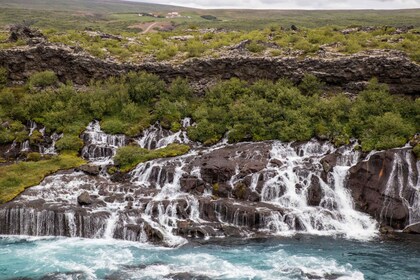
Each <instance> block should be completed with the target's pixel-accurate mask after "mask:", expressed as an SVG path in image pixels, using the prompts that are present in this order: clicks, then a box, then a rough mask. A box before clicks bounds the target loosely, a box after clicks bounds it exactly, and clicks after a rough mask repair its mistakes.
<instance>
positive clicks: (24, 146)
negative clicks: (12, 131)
mask: <svg viewBox="0 0 420 280" xmlns="http://www.w3.org/2000/svg"><path fill="white" fill-rule="evenodd" d="M30 149H31V148H30V147H29V140H26V141H24V142H23V143H22V144H21V148H20V152H21V153H24V152H28V151H30Z"/></svg>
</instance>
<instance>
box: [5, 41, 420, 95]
mask: <svg viewBox="0 0 420 280" xmlns="http://www.w3.org/2000/svg"><path fill="white" fill-rule="evenodd" d="M0 67H6V68H7V69H8V70H9V78H10V79H11V80H12V81H15V82H19V81H24V80H26V79H27V78H28V77H29V76H30V75H31V74H32V73H34V72H37V71H43V70H53V71H54V72H55V73H56V74H57V75H58V76H59V78H60V80H61V81H63V82H64V81H67V80H70V81H73V82H74V83H76V84H87V83H88V82H89V81H90V80H91V79H104V78H107V77H110V76H115V75H121V74H123V73H127V72H129V71H147V72H150V73H154V74H157V75H159V76H160V77H161V78H163V79H164V80H166V81H170V80H173V79H174V78H175V77H188V79H189V81H191V82H192V83H193V85H194V86H195V88H196V89H197V90H202V89H203V88H205V87H206V86H207V85H209V84H212V83H213V82H214V81H216V80H219V79H229V78H233V77H237V78H240V79H243V80H247V81H255V80H258V79H269V80H277V79H279V78H289V79H291V80H292V81H294V82H298V81H300V80H301V79H302V77H303V75H304V74H305V73H312V74H314V75H316V76H317V77H318V78H319V79H320V80H322V81H324V82H325V83H326V84H327V85H328V86H333V87H340V88H342V89H344V90H346V91H350V92H357V91H359V90H361V89H363V87H364V86H365V84H366V82H367V81H369V80H370V79H371V78H373V77H377V78H378V80H379V82H381V83H386V84H388V85H389V87H390V90H391V92H393V93H397V94H410V95H418V94H419V93H420V66H419V65H417V64H416V63H413V62H412V61H410V59H408V58H407V57H406V56H405V55H403V54H402V53H400V52H396V51H380V50H378V51H369V52H364V53H359V54H355V55H337V54H335V55H331V56H330V57H307V58H305V59H301V58H298V57H282V58H270V57H254V56H240V55H238V56H226V57H221V58H200V59H191V60H187V61H185V62H184V63H181V64H177V65H174V64H170V63H153V62H146V63H141V64H131V63H118V62H115V61H110V60H101V59H98V58H94V57H92V56H90V55H88V54H86V53H84V52H83V51H81V50H79V49H77V48H71V47H67V46H63V45H53V44H46V43H41V44H37V45H34V46H26V47H22V48H15V49H7V50H1V51H0Z"/></svg>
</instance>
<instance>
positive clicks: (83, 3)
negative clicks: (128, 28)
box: [0, 0, 191, 13]
mask: <svg viewBox="0 0 420 280" xmlns="http://www.w3.org/2000/svg"><path fill="white" fill-rule="evenodd" d="M0 7H3V8H21V9H34V10H54V11H85V12H94V13H128V12H135V11H141V12H155V11H160V12H165V11H171V10H173V9H174V8H175V9H177V10H191V9H189V8H183V7H175V6H169V5H159V4H151V3H141V2H132V1H119V0H0Z"/></svg>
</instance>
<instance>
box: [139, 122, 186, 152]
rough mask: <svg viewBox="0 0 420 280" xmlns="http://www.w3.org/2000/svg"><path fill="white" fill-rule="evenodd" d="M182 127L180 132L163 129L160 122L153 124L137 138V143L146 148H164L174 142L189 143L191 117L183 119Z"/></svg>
mask: <svg viewBox="0 0 420 280" xmlns="http://www.w3.org/2000/svg"><path fill="white" fill-rule="evenodd" d="M181 124H182V129H181V130H179V131H178V132H175V133H174V132H172V131H170V130H166V129H163V128H162V126H160V124H159V123H156V124H154V125H152V126H151V127H149V128H147V129H146V130H144V132H143V136H141V137H140V138H138V139H136V143H137V144H138V145H139V146H140V147H142V148H145V149H149V150H151V149H159V148H164V147H166V146H168V145H169V144H172V143H180V144H188V143H190V142H191V141H190V140H189V139H188V136H187V132H186V130H185V129H186V128H187V127H189V126H191V119H190V118H185V119H183V120H182V121H181Z"/></svg>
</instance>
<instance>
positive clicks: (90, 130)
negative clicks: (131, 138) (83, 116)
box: [82, 121, 126, 164]
mask: <svg viewBox="0 0 420 280" xmlns="http://www.w3.org/2000/svg"><path fill="white" fill-rule="evenodd" d="M83 140H84V142H85V146H84V147H83V149H82V156H83V157H84V158H85V159H87V160H89V161H92V162H93V163H105V164H106V163H112V161H111V158H112V157H113V156H114V155H115V153H116V151H117V148H119V147H122V146H124V145H125V144H126V137H125V135H122V134H121V135H110V134H106V133H105V132H103V131H102V130H101V126H100V124H99V121H93V122H91V123H90V124H89V125H88V126H87V128H86V130H85V132H84V133H83Z"/></svg>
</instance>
